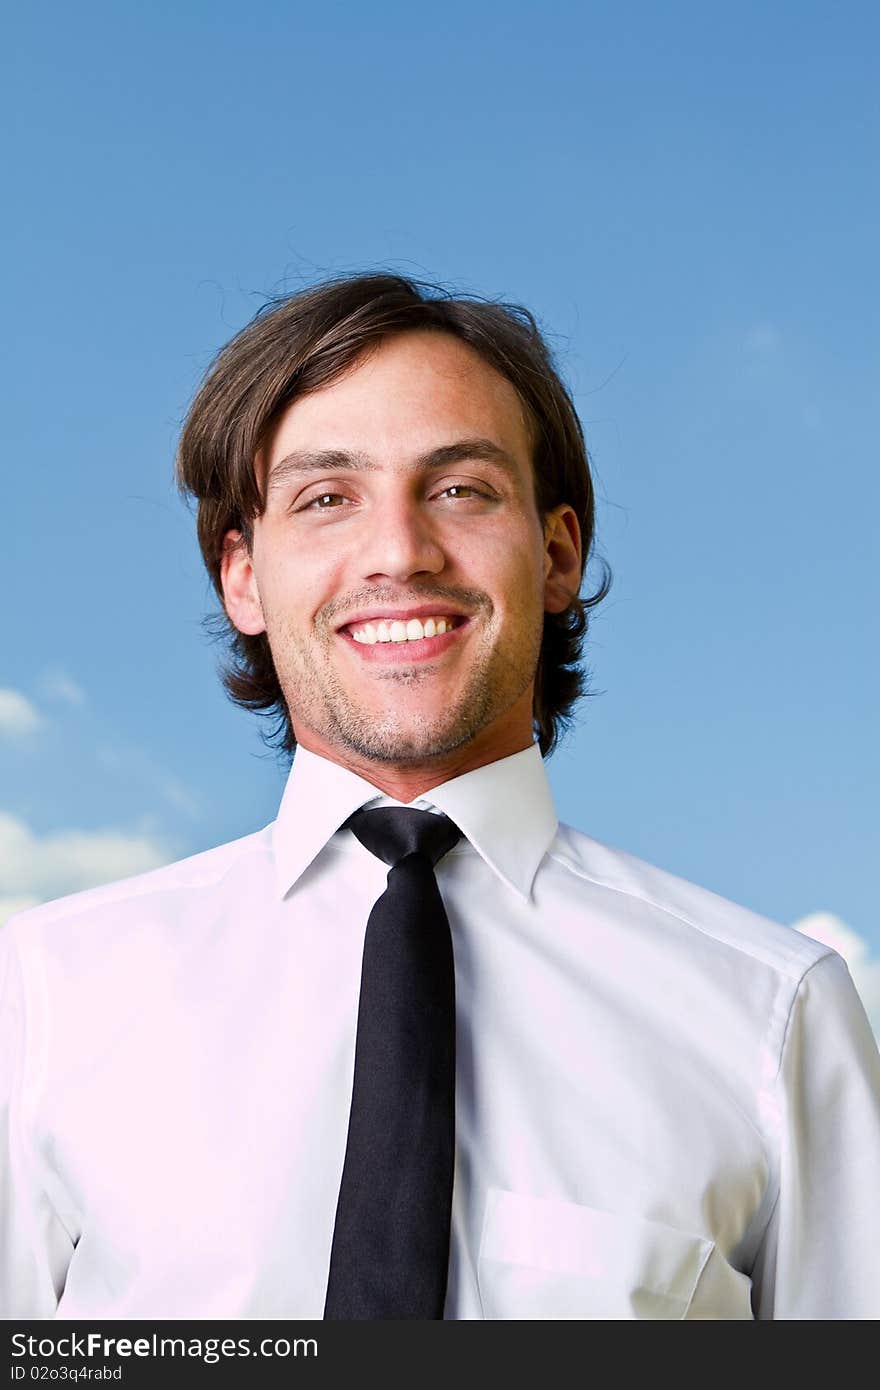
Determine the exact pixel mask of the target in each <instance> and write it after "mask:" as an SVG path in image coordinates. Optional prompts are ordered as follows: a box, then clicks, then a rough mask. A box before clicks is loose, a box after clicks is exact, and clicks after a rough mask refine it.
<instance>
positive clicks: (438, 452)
mask: <svg viewBox="0 0 880 1390" xmlns="http://www.w3.org/2000/svg"><path fill="white" fill-rule="evenodd" d="M468 459H479V460H481V461H483V462H485V463H494V464H496V465H497V466H498V467H500V468H503V469H504V470H505V471H506V472H508V473H509V474H510V475H511V477H512V478H515V479H518V478H519V468H518V466H517V463H516V460H515V459H514V458H513V456H512V455H511V454H509V453H508V452H507V450H506V449H502V448H501V447H500V445H498V444H494V443H493V442H492V440H491V439H457V440H456V441H455V443H454V444H441V445H440V446H439V448H437V449H429V450H428V452H427V453H425V454H417V455H416V457H415V458H414V459H413V460H412V466H413V468H414V469H416V471H417V472H420V473H426V472H428V471H430V470H431V469H435V468H447V467H449V466H450V465H452V464H456V463H464V462H466V461H467V460H468ZM380 467H381V465H380V464H378V463H376V462H375V460H373V459H371V458H370V456H369V455H368V454H362V453H357V452H352V451H350V450H348V449H295V450H294V451H293V453H292V454H286V455H285V456H284V458H282V459H279V460H278V462H277V463H275V464H273V466H272V467H271V468H270V470H269V480H268V489H267V490H268V492H270V493H271V492H275V491H277V490H278V488H280V487H281V485H282V483H284V482H286V481H287V480H288V478H291V477H301V476H304V475H308V474H309V473H319V472H325V471H327V470H331V471H337V470H345V471H346V472H366V473H372V472H377V471H378V470H379V469H380Z"/></svg>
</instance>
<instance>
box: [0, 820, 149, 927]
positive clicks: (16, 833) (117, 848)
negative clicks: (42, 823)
mask: <svg viewBox="0 0 880 1390" xmlns="http://www.w3.org/2000/svg"><path fill="white" fill-rule="evenodd" d="M173 857H174V856H173V853H172V852H171V851H170V850H169V849H168V847H167V846H165V845H163V844H162V843H161V841H159V840H158V839H155V838H153V837H151V836H150V835H145V834H126V833H124V832H122V831H117V830H61V831H56V832H55V833H53V834H50V835H44V836H39V835H36V834H34V832H33V831H32V830H31V829H30V827H29V826H27V825H26V824H25V822H24V821H22V820H19V819H18V818H17V817H16V816H11V815H9V814H8V813H6V812H2V811H0V887H2V896H0V923H2V922H4V921H6V919H7V918H8V917H10V916H11V915H12V913H13V912H17V911H21V910H22V908H24V907H32V906H34V905H35V904H36V903H38V902H46V901H48V900H50V899H52V898H60V897H63V896H64V895H65V894H66V893H76V892H79V891H80V889H83V888H95V887H97V886H98V884H101V883H112V882H113V880H114V879H118V878H128V877H129V875H131V874H140V873H145V872H146V871H147V870H149V869H157V868H160V867H161V865H163V864H167V863H169V862H170V861H171V859H172V858H173Z"/></svg>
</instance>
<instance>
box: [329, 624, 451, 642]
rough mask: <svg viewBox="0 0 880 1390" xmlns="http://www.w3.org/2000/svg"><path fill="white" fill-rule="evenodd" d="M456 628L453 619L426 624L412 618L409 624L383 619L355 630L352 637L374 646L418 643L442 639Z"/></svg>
mask: <svg viewBox="0 0 880 1390" xmlns="http://www.w3.org/2000/svg"><path fill="white" fill-rule="evenodd" d="M454 626H455V624H454V621H453V619H452V618H436V619H434V618H426V619H425V622H424V623H421V622H420V621H419V619H418V618H410V619H409V620H408V622H402V621H401V620H400V619H398V618H394V619H388V620H387V621H386V620H385V619H384V618H382V619H381V620H380V621H379V622H378V623H364V625H363V627H358V628H354V629H353V630H352V634H351V635H352V637H353V638H354V640H355V641H356V642H362V643H364V644H366V645H367V646H373V644H374V643H376V642H418V640H419V639H420V638H421V637H441V636H442V635H443V633H444V632H451V630H452V628H453V627H454Z"/></svg>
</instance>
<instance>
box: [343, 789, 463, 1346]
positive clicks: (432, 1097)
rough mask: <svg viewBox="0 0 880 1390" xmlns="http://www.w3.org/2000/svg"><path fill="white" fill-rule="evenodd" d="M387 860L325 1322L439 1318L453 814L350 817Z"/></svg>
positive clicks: (399, 811)
mask: <svg viewBox="0 0 880 1390" xmlns="http://www.w3.org/2000/svg"><path fill="white" fill-rule="evenodd" d="M346 825H348V826H349V827H350V828H351V829H352V830H353V831H354V833H355V835H356V836H357V837H358V839H359V840H360V842H361V844H363V845H364V846H365V847H366V848H367V849H368V850H370V852H371V853H372V854H375V855H377V856H378V857H379V858H380V859H383V860H384V861H385V863H386V864H390V865H391V868H390V870H389V872H388V887H387V888H386V890H385V892H384V893H383V894H382V896H381V897H380V898H379V899H378V901H377V902H376V904H375V906H374V907H373V910H372V912H371V913H370V917H369V921H368V922H367V931H366V937H365V939H364V957H363V965H362V968H361V992H360V1002H359V1005H358V1023H357V1041H356V1044H355V1061H354V1085H353V1090H352V1099H351V1114H350V1117H349V1122H348V1141H347V1144H346V1149H345V1163H344V1166H343V1170H342V1183H341V1185H340V1189H339V1201H338V1204H337V1208H336V1225H335V1228H334V1232H333V1247H332V1250H331V1255H330V1277H329V1280H328V1284H327V1299H326V1303H325V1306H324V1318H325V1320H327V1319H336V1320H338V1319H347V1320H350V1321H353V1320H355V1319H357V1320H361V1319H367V1320H391V1319H398V1318H442V1317H443V1303H444V1300H445V1297H446V1275H447V1270H448V1265H449V1223H450V1217H451V1210H452V1176H453V1164H454V1158H455V970H454V961H453V954H452V937H451V934H450V931H449V921H448V918H447V916H446V911H445V909H444V907H443V900H442V898H441V896H440V890H439V888H438V887H437V880H436V878H435V877H434V865H435V864H436V863H437V862H438V860H439V859H441V858H442V857H443V855H444V854H446V852H447V851H448V850H450V849H451V848H452V846H453V845H454V844H455V843H456V841H457V840H458V839H459V837H460V835H461V831H460V830H459V828H458V826H457V825H454V824H453V822H452V821H451V820H449V819H448V817H446V816H443V815H435V814H434V813H433V812H432V811H415V810H411V809H410V808H409V807H394V806H388V807H383V808H380V809H377V810H373V811H366V810H360V811H356V812H355V813H354V815H353V816H351V817H350V818H349V820H348V821H346Z"/></svg>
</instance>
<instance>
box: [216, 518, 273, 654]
mask: <svg viewBox="0 0 880 1390" xmlns="http://www.w3.org/2000/svg"><path fill="white" fill-rule="evenodd" d="M220 579H221V582H222V585H223V604H224V607H225V609H226V613H227V616H228V617H229V621H230V622H231V623H232V624H233V626H234V627H236V628H238V631H239V632H243V633H244V634H245V635H246V636H248V637H256V636H257V635H258V634H259V633H261V632H265V631H266V624H265V621H264V619H263V605H262V604H261V602H260V594H259V590H258V589H257V577H256V575H255V574H254V566H253V562H252V559H251V556H250V554H249V552H248V549H247V546H246V544H245V539H244V536H243V535H242V534H241V532H240V531H227V532H226V535H225V536H224V537H223V555H222V558H221V561H220Z"/></svg>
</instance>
